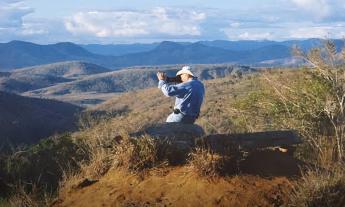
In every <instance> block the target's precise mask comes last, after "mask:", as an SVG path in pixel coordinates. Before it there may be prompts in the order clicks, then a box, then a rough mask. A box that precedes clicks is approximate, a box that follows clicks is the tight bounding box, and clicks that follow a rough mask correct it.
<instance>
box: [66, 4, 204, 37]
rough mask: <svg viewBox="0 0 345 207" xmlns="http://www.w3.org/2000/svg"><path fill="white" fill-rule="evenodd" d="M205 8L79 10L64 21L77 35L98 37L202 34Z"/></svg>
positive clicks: (67, 27) (68, 28)
mask: <svg viewBox="0 0 345 207" xmlns="http://www.w3.org/2000/svg"><path fill="white" fill-rule="evenodd" d="M205 18H206V14H205V13H203V12H198V11H193V10H184V9H171V8H163V7H157V8H154V9H152V10H148V11H91V12H79V13H77V14H75V15H73V16H72V17H69V18H67V19H66V21H65V26H66V29H67V30H68V31H70V32H71V33H73V34H75V35H80V34H87V35H91V36H97V37H128V36H130V37H133V36H155V35H170V36H199V35H201V31H200V23H201V22H202V21H203V20H204V19H205Z"/></svg>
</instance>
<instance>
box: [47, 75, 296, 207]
mask: <svg viewBox="0 0 345 207" xmlns="http://www.w3.org/2000/svg"><path fill="white" fill-rule="evenodd" d="M291 75H293V74H291ZM258 76H259V77H258ZM260 76H261V75H259V74H249V75H247V76H245V77H243V78H238V77H230V76H229V77H226V78H221V79H215V80H208V81H205V83H206V88H207V93H206V98H205V104H204V105H203V107H202V112H201V117H200V118H199V119H198V120H197V124H198V125H200V126H202V127H203V128H204V129H205V131H206V134H213V133H234V132H240V131H241V130H244V129H243V128H241V127H245V126H246V125H247V126H246V127H248V129H250V128H251V127H255V129H252V130H255V131H256V130H258V131H260V130H263V129H264V128H265V127H267V126H263V125H261V124H262V120H261V118H262V117H253V116H251V121H250V123H249V122H247V123H240V122H239V121H240V120H241V117H240V115H239V114H241V112H240V111H235V110H234V109H235V104H236V102H237V101H239V100H241V99H243V98H245V97H246V96H247V95H248V93H249V92H248V91H250V92H254V91H258V90H259V87H258V85H257V84H258V83H259V82H258V81H260V80H261V81H263V79H261V78H260ZM138 100H140V101H138ZM172 105H173V99H171V98H167V97H165V96H164V95H163V94H162V93H161V92H160V91H159V90H158V89H157V88H149V89H143V90H138V91H132V92H128V93H124V94H121V95H118V96H116V97H114V98H113V99H111V100H109V101H107V102H105V103H103V104H100V105H98V106H96V107H94V108H92V109H89V112H91V113H95V112H100V111H103V112H106V113H103V114H104V116H103V117H102V116H101V117H99V120H98V121H97V120H93V121H91V120H90V119H85V120H84V124H85V126H88V127H87V128H85V131H80V132H78V133H76V134H75V135H74V136H75V138H76V139H79V138H81V139H83V140H85V142H87V143H89V144H91V145H92V143H94V144H96V143H97V144H99V143H104V145H106V146H108V145H110V146H112V144H115V145H116V143H113V141H115V140H116V139H118V134H119V133H120V134H121V133H122V131H126V132H127V133H132V132H137V131H140V130H143V129H145V128H147V127H149V126H152V125H155V124H157V123H160V122H164V120H165V119H166V116H167V115H168V114H169V113H170V112H171V109H170V108H169V107H170V106H172ZM252 113H253V112H252ZM242 115H243V116H245V115H247V114H246V113H243V114H242ZM105 120H106V121H105ZM121 136H123V135H122V134H121ZM111 137H115V140H113V139H111ZM143 139H144V140H145V139H146V138H143ZM120 143H121V142H120ZM134 143H136V142H134ZM97 144H96V145H97ZM142 144H144V143H142ZM120 145H121V144H120ZM123 145H125V146H126V147H125V148H120V149H123V150H125V151H124V152H122V151H117V150H119V149H118V148H114V151H115V153H117V154H116V155H114V156H110V157H109V156H107V157H108V158H109V159H110V160H108V158H105V157H106V155H107V153H111V152H107V150H105V151H102V149H99V150H100V151H98V152H95V151H94V152H93V153H94V155H95V157H94V160H93V161H91V163H92V164H90V166H89V167H85V168H84V169H83V171H82V173H81V174H80V176H81V177H76V176H72V177H70V178H68V179H66V180H64V181H63V188H62V189H61V190H60V196H59V198H58V199H57V200H56V202H55V203H54V205H53V206H59V207H63V206H71V205H73V206H117V205H118V206H164V205H167V206H183V205H184V204H186V203H188V205H190V206H202V205H207V206H240V205H243V206H253V205H254V204H255V205H259V206H280V205H282V204H286V203H287V201H288V195H289V194H290V193H291V191H292V186H293V180H294V179H295V178H297V177H298V176H299V161H297V160H295V159H294V158H291V157H288V156H287V155H286V154H280V153H277V152H270V151H268V152H267V153H263V154H262V153H261V154H260V153H258V154H253V155H252V156H250V157H247V158H246V159H245V161H243V162H242V161H241V162H240V163H241V164H240V169H239V171H240V173H238V174H237V173H235V174H231V173H230V172H229V173H230V175H226V176H216V177H207V176H206V177H205V176H201V175H200V174H198V171H197V170H196V169H195V166H193V165H192V164H190V163H189V162H188V163H187V164H185V165H178V166H175V165H170V164H168V163H169V162H168V163H161V164H160V162H159V160H156V161H153V163H156V165H157V166H156V167H153V168H150V167H149V168H148V169H146V168H145V169H143V170H137V171H136V170H134V172H133V171H132V170H130V169H129V170H128V169H127V168H126V163H127V161H123V162H124V163H125V164H124V165H125V166H124V167H123V168H122V167H121V166H120V167H116V166H117V165H116V163H118V162H120V163H122V162H121V161H117V159H118V158H119V159H121V158H122V156H125V157H124V159H129V160H132V161H128V162H134V163H133V165H134V166H135V162H136V161H135V160H137V161H138V162H139V163H141V159H142V162H143V163H144V164H145V163H146V162H148V163H151V162H150V160H151V159H154V160H155V159H159V158H154V155H152V154H151V153H150V152H151V151H150V152H147V151H146V150H148V151H149V150H150V149H155V148H154V147H153V148H151V145H149V146H146V145H145V146H142V148H141V147H140V146H136V145H134V146H133V148H131V144H130V143H127V142H125V143H123ZM135 146H136V147H135ZM158 146H160V145H158ZM127 147H128V149H133V150H140V149H142V150H143V151H140V152H138V154H135V152H134V154H133V156H134V157H133V158H127V157H126V156H130V155H131V154H130V153H131V152H130V150H129V151H126V149H127ZM163 148H164V147H163ZM121 152H122V153H124V154H121ZM155 152H156V151H153V152H152V153H155ZM174 152H175V153H176V151H174ZM103 153H104V154H103ZM119 153H120V154H119ZM126 153H128V154H126ZM141 153H143V154H142V155H141ZM145 153H148V154H149V155H147V156H148V157H146V154H145ZM157 153H159V150H158V152H157ZM96 154H97V156H96ZM135 156H139V157H140V156H143V157H141V158H137V157H135ZM157 156H159V155H157ZM197 156H203V155H202V154H197ZM214 156H215V158H214V159H215V160H216V159H217V155H214ZM101 157H104V163H103V164H102V162H101V161H100V160H102V158H101ZM205 159H206V158H205ZM205 162H207V161H205ZM214 162H216V161H214ZM105 163H112V164H110V165H112V166H114V168H115V169H114V168H111V169H110V170H109V171H107V170H105V169H107V167H105V166H106V164H105ZM127 164H128V165H131V163H127ZM144 164H143V165H144ZM138 165H140V164H138ZM101 166H102V167H101ZM140 166H141V165H140ZM149 166H151V165H149ZM254 166H255V167H254ZM140 169H141V168H140ZM85 178H87V179H89V180H91V181H95V182H94V183H93V182H91V183H90V184H86V186H85V187H84V186H83V185H84V184H81V183H87V181H85ZM91 195H92V196H91ZM186 195H188V196H186ZM91 197H92V199H90V198H91Z"/></svg>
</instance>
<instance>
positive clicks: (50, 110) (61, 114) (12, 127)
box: [0, 91, 82, 145]
mask: <svg viewBox="0 0 345 207" xmlns="http://www.w3.org/2000/svg"><path fill="white" fill-rule="evenodd" d="M81 110H82V108H80V107H77V106H75V105H71V104H68V103H63V102H59V101H53V100H47V99H37V98H27V97H22V96H18V95H15V94H10V93H5V92H1V91H0V114H1V116H0V145H2V144H8V143H12V144H15V145H16V144H32V143H36V142H37V141H38V140H40V139H42V138H46V137H48V136H51V135H53V134H55V133H62V132H65V131H69V130H74V129H75V122H76V116H75V115H76V114H77V113H78V112H80V111H81Z"/></svg>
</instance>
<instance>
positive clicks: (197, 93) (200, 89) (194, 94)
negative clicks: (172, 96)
mask: <svg viewBox="0 0 345 207" xmlns="http://www.w3.org/2000/svg"><path fill="white" fill-rule="evenodd" d="M178 87H181V88H185V90H184V92H183V93H181V94H178V95H177V96H176V101H175V108H178V109H180V111H181V112H182V113H183V114H185V115H188V116H193V117H197V116H198V115H199V113H200V108H201V104H202V102H203V100H204V95H205V87H204V85H203V84H202V82H200V81H199V80H198V79H196V78H193V79H192V80H190V81H187V82H185V83H180V84H178Z"/></svg>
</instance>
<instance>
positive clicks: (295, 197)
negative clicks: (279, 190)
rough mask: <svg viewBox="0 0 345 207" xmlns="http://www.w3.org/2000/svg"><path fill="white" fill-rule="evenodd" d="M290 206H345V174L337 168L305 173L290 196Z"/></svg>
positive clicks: (313, 170)
mask: <svg viewBox="0 0 345 207" xmlns="http://www.w3.org/2000/svg"><path fill="white" fill-rule="evenodd" d="M290 206H296V207H297V206H298V207H319V206H323V207H343V206H345V172H344V169H343V168H341V167H339V166H335V168H332V169H331V170H315V169H311V170H309V171H307V172H305V173H304V174H303V176H302V178H301V180H300V181H298V183H297V184H296V186H295V190H294V193H293V194H292V195H291V196H290Z"/></svg>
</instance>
